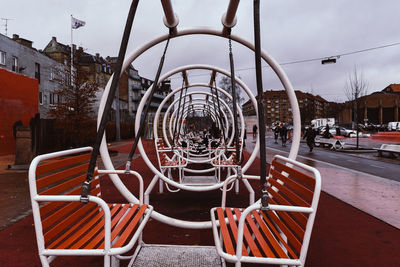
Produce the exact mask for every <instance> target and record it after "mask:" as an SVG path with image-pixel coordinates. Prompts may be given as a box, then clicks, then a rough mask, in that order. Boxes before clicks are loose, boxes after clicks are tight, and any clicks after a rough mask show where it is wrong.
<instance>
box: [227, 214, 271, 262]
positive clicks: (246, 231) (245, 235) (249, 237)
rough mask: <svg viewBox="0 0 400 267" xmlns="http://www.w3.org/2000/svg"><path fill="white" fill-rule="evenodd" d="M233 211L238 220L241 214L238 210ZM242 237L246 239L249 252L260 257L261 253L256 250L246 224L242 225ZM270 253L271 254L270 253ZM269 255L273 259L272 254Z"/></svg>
mask: <svg viewBox="0 0 400 267" xmlns="http://www.w3.org/2000/svg"><path fill="white" fill-rule="evenodd" d="M234 211H235V214H236V218H237V219H238V220H240V217H241V212H240V210H239V209H234ZM246 219H247V218H246ZM253 233H254V232H253ZM243 236H244V237H245V239H246V241H247V243H248V245H249V248H250V251H251V252H252V253H253V255H254V256H256V257H262V255H261V252H260V250H259V249H258V247H257V245H256V243H255V242H254V240H253V237H252V236H251V234H250V231H249V229H248V227H247V225H246V223H245V224H244V225H243ZM243 245H244V244H243ZM267 250H268V249H267ZM271 252H272V251H271ZM268 253H269V251H268ZM269 255H270V256H272V257H273V254H272V253H271V254H269Z"/></svg>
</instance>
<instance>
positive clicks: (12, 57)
mask: <svg viewBox="0 0 400 267" xmlns="http://www.w3.org/2000/svg"><path fill="white" fill-rule="evenodd" d="M32 43H33V42H32V41H29V40H26V39H23V38H20V37H19V36H18V35H16V34H14V35H13V38H12V39H11V38H8V37H7V36H5V35H2V34H0V68H5V69H8V70H11V71H13V72H16V73H20V74H22V75H26V76H28V77H31V78H36V79H37V80H38V82H39V93H38V94H39V95H38V99H39V100H38V102H39V103H38V105H39V113H40V117H41V118H49V116H48V111H49V110H50V109H51V108H52V105H53V104H55V103H57V102H58V101H62V99H60V98H59V96H57V95H56V94H55V91H57V90H58V89H60V88H61V87H62V86H65V84H68V83H69V82H70V79H69V73H70V66H71V47H70V46H68V45H65V44H62V43H60V42H58V41H57V38H56V37H52V39H51V40H50V42H49V43H48V44H47V45H46V47H45V48H44V49H43V51H41V50H36V49H35V48H33V47H32ZM73 51H74V53H73V55H74V56H73V59H74V62H73V64H74V65H73V66H74V69H75V70H77V71H81V72H84V73H85V76H86V78H87V80H88V81H90V82H96V83H97V84H98V86H99V88H100V91H99V93H98V98H99V99H98V101H97V106H95V107H94V109H95V112H96V113H97V110H98V104H99V100H100V97H101V95H102V93H103V90H104V88H105V86H106V84H107V82H108V80H109V79H110V77H111V75H112V73H113V66H114V65H115V63H116V58H115V57H107V58H103V57H101V56H100V54H98V53H96V54H95V55H91V54H89V53H86V52H85V51H84V50H83V48H82V47H79V48H78V49H76V46H75V45H73ZM151 83H152V81H151V80H149V79H147V78H144V77H141V76H140V75H139V73H138V71H137V70H136V69H135V68H133V66H130V67H129V69H128V70H127V71H126V72H125V73H124V74H123V75H122V77H121V79H120V83H119V99H118V101H115V102H114V103H113V110H112V112H111V118H110V119H112V120H115V116H116V109H117V104H118V105H119V110H120V118H121V121H133V119H134V116H135V115H136V111H137V107H138V105H139V102H140V100H141V98H142V96H143V94H144V93H145V91H146V89H147V88H148V87H149V85H150V84H151ZM170 91H171V86H170V81H164V82H163V83H162V84H161V85H160V86H159V87H158V88H157V91H156V94H155V96H154V99H153V101H152V103H151V105H150V113H151V114H154V113H155V111H156V110H157V108H158V106H159V104H160V103H161V101H162V100H163V99H164V98H165V96H166V95H167V94H168V93H169V92H170ZM95 115H96V114H93V116H95Z"/></svg>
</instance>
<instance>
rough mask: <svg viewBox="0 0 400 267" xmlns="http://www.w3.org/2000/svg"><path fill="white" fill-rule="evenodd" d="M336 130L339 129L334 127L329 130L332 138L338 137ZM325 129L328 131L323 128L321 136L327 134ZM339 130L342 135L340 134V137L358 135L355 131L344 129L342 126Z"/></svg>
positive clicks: (320, 131) (320, 132) (320, 130)
mask: <svg viewBox="0 0 400 267" xmlns="http://www.w3.org/2000/svg"><path fill="white" fill-rule="evenodd" d="M336 128H337V127H336V126H333V127H332V128H329V133H330V137H332V136H336V135H337V134H336ZM325 129H326V127H325V126H323V127H321V128H320V129H319V134H320V135H323V134H324V132H325ZM339 130H340V134H339V135H340V136H347V137H349V136H350V135H352V134H356V132H355V131H353V130H350V129H346V128H344V127H342V126H339Z"/></svg>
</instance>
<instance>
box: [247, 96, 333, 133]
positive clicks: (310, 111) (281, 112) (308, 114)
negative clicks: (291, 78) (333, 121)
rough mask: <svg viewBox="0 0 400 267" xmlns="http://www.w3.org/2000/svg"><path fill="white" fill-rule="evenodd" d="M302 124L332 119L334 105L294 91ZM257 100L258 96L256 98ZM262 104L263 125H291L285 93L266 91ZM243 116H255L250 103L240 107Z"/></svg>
mask: <svg viewBox="0 0 400 267" xmlns="http://www.w3.org/2000/svg"><path fill="white" fill-rule="evenodd" d="M295 94H296V97H297V100H298V103H299V108H300V115H301V119H302V123H303V124H305V123H310V122H311V120H312V119H314V118H324V117H331V116H333V117H334V113H335V110H334V107H333V106H334V105H335V104H336V103H331V102H328V101H327V100H325V99H324V98H322V97H320V96H318V95H317V96H314V95H312V94H310V93H304V92H301V91H299V90H296V91H295ZM256 98H258V96H257V97H256ZM263 102H264V108H265V112H264V113H265V123H266V125H268V126H271V125H272V124H273V123H275V122H284V123H287V124H293V119H292V116H293V115H292V107H291V106H290V103H289V98H288V96H287V93H286V91H284V90H279V91H272V90H267V91H265V92H264V93H263ZM242 109H243V113H244V115H245V116H252V115H255V114H256V112H255V109H254V107H253V105H252V103H251V101H250V100H249V101H247V102H246V103H244V104H243V106H242Z"/></svg>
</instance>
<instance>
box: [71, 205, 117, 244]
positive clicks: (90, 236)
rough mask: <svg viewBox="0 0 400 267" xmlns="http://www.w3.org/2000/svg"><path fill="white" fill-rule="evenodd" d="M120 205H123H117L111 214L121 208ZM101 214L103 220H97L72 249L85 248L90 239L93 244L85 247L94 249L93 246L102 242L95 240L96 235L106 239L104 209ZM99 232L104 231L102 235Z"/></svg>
mask: <svg viewBox="0 0 400 267" xmlns="http://www.w3.org/2000/svg"><path fill="white" fill-rule="evenodd" d="M120 207H121V204H119V205H115V206H114V207H113V208H112V209H111V211H110V212H111V216H113V215H114V214H115V213H116V212H117V211H118V210H120ZM101 214H102V218H101V220H99V221H97V222H96V224H95V225H94V226H93V227H92V228H91V229H90V231H89V232H87V233H86V234H85V235H83V236H81V237H80V238H79V240H77V242H76V243H74V244H73V245H72V246H71V247H70V248H71V249H80V248H83V246H84V245H85V244H86V243H87V242H89V241H91V242H90V244H93V245H91V246H88V245H86V246H84V248H87V249H93V248H96V247H95V245H97V244H98V243H99V242H100V241H97V242H95V241H96V240H97V239H96V236H97V237H99V236H100V240H101V238H102V239H104V218H103V216H104V211H101ZM121 216H122V215H121ZM99 233H103V234H102V235H101V234H99Z"/></svg>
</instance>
